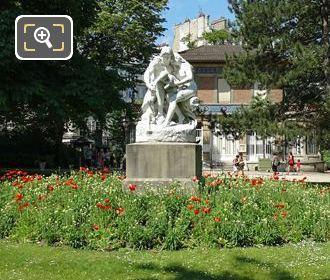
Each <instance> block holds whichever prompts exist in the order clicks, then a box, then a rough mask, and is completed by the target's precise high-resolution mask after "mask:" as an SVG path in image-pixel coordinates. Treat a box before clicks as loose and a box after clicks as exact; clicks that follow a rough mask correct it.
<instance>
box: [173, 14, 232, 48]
mask: <svg viewBox="0 0 330 280" xmlns="http://www.w3.org/2000/svg"><path fill="white" fill-rule="evenodd" d="M227 28H228V20H227V19H225V18H224V17H221V18H219V19H217V20H214V21H212V22H211V23H210V21H209V16H208V15H205V14H204V13H200V14H199V15H198V17H197V18H195V19H187V20H185V21H184V22H183V23H179V24H177V25H176V26H175V30H174V41H173V50H174V51H175V52H181V51H185V50H187V49H188V46H187V43H188V41H187V40H188V38H189V40H190V41H196V45H197V46H198V47H199V46H202V45H205V44H206V41H205V40H204V39H203V33H204V32H210V31H212V30H220V29H227Z"/></svg>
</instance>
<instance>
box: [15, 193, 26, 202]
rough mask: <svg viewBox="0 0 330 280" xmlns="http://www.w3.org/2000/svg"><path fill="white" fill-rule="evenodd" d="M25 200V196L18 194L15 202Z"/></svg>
mask: <svg viewBox="0 0 330 280" xmlns="http://www.w3.org/2000/svg"><path fill="white" fill-rule="evenodd" d="M23 198H24V196H23V195H22V194H21V193H18V194H16V196H15V200H16V201H19V200H22V199H23Z"/></svg>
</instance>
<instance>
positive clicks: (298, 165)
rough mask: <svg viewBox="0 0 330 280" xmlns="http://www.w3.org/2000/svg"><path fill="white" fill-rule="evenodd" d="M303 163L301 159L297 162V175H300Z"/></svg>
mask: <svg viewBox="0 0 330 280" xmlns="http://www.w3.org/2000/svg"><path fill="white" fill-rule="evenodd" d="M300 167H301V162H300V159H298V160H297V173H300Z"/></svg>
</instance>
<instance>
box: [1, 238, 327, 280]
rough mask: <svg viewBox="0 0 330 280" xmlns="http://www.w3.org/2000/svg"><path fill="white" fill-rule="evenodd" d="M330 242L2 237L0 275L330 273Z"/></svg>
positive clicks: (10, 278) (238, 278)
mask: <svg viewBox="0 0 330 280" xmlns="http://www.w3.org/2000/svg"><path fill="white" fill-rule="evenodd" d="M329 277H330V243H329V242H328V243H306V242H303V243H299V244H296V245H285V246H282V247H261V248H255V247H254V248H233V249H197V248H196V249H193V250H180V251H132V250H128V249H122V250H119V251H113V252H98V251H89V250H77V249H71V248H66V247H47V246H40V245H35V244H34V245H32V244H17V243H12V242H6V241H1V242H0V279H2V280H4V279H6V280H16V279H17V280H18V279H22V280H30V279H31V280H32V279H33V280H39V279H40V280H45V279H47V280H55V279H56V280H57V279H58V280H70V279H79V280H84V279H86V280H87V279H88V280H90V279H93V280H98V279H102V280H103V279H116V280H117V279H207V280H211V279H235V280H243V279H244V280H248V279H281V280H283V279H313V280H315V279H322V280H325V279H329Z"/></svg>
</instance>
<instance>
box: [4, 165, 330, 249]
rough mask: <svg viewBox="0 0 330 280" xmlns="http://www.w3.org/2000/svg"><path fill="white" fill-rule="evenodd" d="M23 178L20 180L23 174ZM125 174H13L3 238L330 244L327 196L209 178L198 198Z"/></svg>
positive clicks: (289, 185)
mask: <svg viewBox="0 0 330 280" xmlns="http://www.w3.org/2000/svg"><path fill="white" fill-rule="evenodd" d="M17 175H19V176H17ZM122 179H123V178H122V177H120V176H116V175H113V176H110V175H108V174H106V173H103V174H101V173H93V172H92V171H88V170H85V171H82V172H76V173H71V174H70V175H68V176H57V175H52V176H50V177H42V176H27V175H25V174H22V173H21V172H15V171H12V172H9V173H8V174H7V175H6V176H4V177H3V178H2V183H1V184H0V209H1V217H0V237H1V238H10V239H12V240H19V241H22V240H29V241H32V242H40V241H42V242H47V243H48V244H63V245H69V246H72V247H75V248H76V247H83V248H91V249H107V250H112V249H118V248H122V247H130V248H136V249H151V248H158V249H170V250H175V249H180V248H192V247H197V246H206V247H236V246H252V245H260V244H264V245H279V244H283V243H288V242H293V243H296V242H300V241H302V240H315V241H328V240H329V239H330V236H329V232H330V224H329V221H328V216H327V213H328V211H329V205H330V204H329V194H330V193H329V190H328V189H325V188H322V187H319V186H309V185H308V184H306V183H304V180H301V181H296V182H288V181H279V180H278V178H277V177H274V178H273V179H272V180H262V179H260V178H254V179H251V180H249V179H240V178H238V179H237V178H232V177H231V176H230V175H224V174H222V175H219V176H209V175H208V174H206V175H205V178H204V179H205V181H203V180H202V182H205V184H204V185H202V189H201V191H200V193H198V194H195V195H193V196H191V195H189V194H188V193H186V192H184V191H183V188H182V187H181V186H180V185H179V184H173V185H172V186H171V187H170V188H169V189H168V190H166V191H163V192H162V193H155V192H151V191H146V190H144V191H143V190H141V189H140V187H138V186H133V185H131V186H130V188H128V189H127V190H123V187H122V181H121V180H122Z"/></svg>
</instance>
